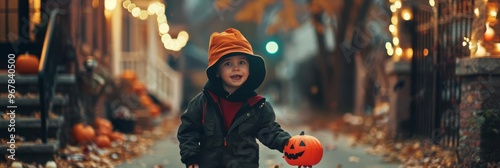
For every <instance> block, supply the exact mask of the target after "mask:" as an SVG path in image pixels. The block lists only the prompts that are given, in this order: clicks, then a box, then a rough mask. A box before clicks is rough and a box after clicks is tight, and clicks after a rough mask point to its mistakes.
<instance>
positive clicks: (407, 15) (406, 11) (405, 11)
mask: <svg viewBox="0 0 500 168" xmlns="http://www.w3.org/2000/svg"><path fill="white" fill-rule="evenodd" d="M401 15H402V17H403V19H404V20H411V19H412V18H413V16H412V12H411V10H410V9H408V8H405V9H403V10H402V11H401Z"/></svg>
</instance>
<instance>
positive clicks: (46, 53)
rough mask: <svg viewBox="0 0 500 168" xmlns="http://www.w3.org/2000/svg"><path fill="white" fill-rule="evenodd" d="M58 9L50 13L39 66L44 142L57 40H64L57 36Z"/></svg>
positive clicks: (50, 103)
mask: <svg viewBox="0 0 500 168" xmlns="http://www.w3.org/2000/svg"><path fill="white" fill-rule="evenodd" d="M58 13H59V10H58V9H54V10H53V11H52V12H51V13H50V19H49V22H48V26H47V31H46V34H45V39H44V42H43V48H42V53H41V57H40V64H39V66H38V87H39V94H40V113H41V115H40V120H41V135H42V137H41V140H42V143H44V144H46V143H47V136H48V128H49V127H48V124H47V122H48V121H47V120H48V112H49V110H50V108H52V96H53V93H54V85H55V78H56V73H57V65H56V64H57V59H56V58H57V57H56V56H57V54H60V53H57V50H55V49H57V47H60V46H58V45H57V44H54V43H56V41H57V40H59V42H60V41H62V40H63V39H58V38H56V37H55V36H57V35H59V33H58V32H57V31H55V29H56V21H57V14H58Z"/></svg>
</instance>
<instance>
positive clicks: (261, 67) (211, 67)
mask: <svg viewBox="0 0 500 168" xmlns="http://www.w3.org/2000/svg"><path fill="white" fill-rule="evenodd" d="M208 49H209V50H208V68H207V70H206V74H207V77H208V82H207V84H205V87H204V88H205V89H209V90H212V91H213V92H215V93H216V94H217V95H219V96H221V97H224V98H226V99H228V100H229V101H238V100H246V99H248V98H250V97H252V96H255V94H256V93H255V89H257V88H258V87H259V86H260V85H261V84H262V82H263V81H264V79H265V77H266V65H265V62H264V59H263V58H262V57H261V56H258V55H255V54H254V53H253V49H252V45H251V44H250V43H249V42H248V40H247V39H246V38H245V37H244V36H243V34H241V32H240V31H238V30H236V29H234V28H228V29H226V30H225V31H223V32H220V33H219V32H214V33H212V35H211V36H210V42H209V45H208ZM234 55H245V56H246V57H247V60H248V63H249V66H250V67H249V73H250V74H249V76H248V79H247V81H246V82H245V83H244V84H243V85H242V86H241V87H240V88H239V89H238V90H236V91H235V92H234V93H233V94H231V95H229V93H227V92H226V91H225V90H224V89H223V88H222V79H220V78H218V77H216V74H217V67H218V63H219V61H220V60H222V59H224V58H226V57H230V56H234ZM232 97H235V98H232Z"/></svg>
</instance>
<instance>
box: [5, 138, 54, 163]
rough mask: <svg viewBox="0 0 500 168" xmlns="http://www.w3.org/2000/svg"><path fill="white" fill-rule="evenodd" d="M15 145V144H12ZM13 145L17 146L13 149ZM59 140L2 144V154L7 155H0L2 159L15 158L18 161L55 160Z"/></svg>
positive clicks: (43, 161)
mask: <svg viewBox="0 0 500 168" xmlns="http://www.w3.org/2000/svg"><path fill="white" fill-rule="evenodd" d="M12 145H13V146H12ZM11 147H15V149H14V150H13V149H12V148H11ZM57 148H58V141H51V142H48V143H47V144H36V143H33V142H15V143H12V144H9V143H6V144H0V154H1V155H4V156H5V157H0V162H1V161H6V160H7V159H10V158H9V157H12V158H14V159H15V160H16V161H21V162H25V163H32V162H36V163H46V162H47V161H52V160H54V155H55V154H56V153H57Z"/></svg>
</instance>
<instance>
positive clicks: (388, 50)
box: [387, 47, 394, 56]
mask: <svg viewBox="0 0 500 168" xmlns="http://www.w3.org/2000/svg"><path fill="white" fill-rule="evenodd" d="M387 55H389V56H392V55H394V50H393V49H392V47H391V48H390V49H387Z"/></svg>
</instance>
